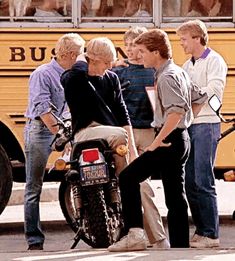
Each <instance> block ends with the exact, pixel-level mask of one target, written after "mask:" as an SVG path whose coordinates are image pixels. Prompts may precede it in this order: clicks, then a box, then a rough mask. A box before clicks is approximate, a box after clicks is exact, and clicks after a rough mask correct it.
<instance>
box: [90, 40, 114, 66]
mask: <svg viewBox="0 0 235 261" xmlns="http://www.w3.org/2000/svg"><path fill="white" fill-rule="evenodd" d="M86 54H87V57H88V58H90V59H92V60H104V61H110V62H113V61H115V60H116V59H117V53H116V49H115V47H114V44H113V43H112V41H111V40H110V39H108V38H107V37H97V38H93V39H91V40H90V41H89V43H88V44H87V48H86Z"/></svg>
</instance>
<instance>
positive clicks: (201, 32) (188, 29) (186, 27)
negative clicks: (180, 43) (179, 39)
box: [176, 19, 208, 46]
mask: <svg viewBox="0 0 235 261" xmlns="http://www.w3.org/2000/svg"><path fill="white" fill-rule="evenodd" d="M176 33H177V34H178V35H180V34H183V33H189V34H190V35H191V36H192V38H195V37H199V38H200V42H201V45H203V46H205V45H207V43H208V33H207V28H206V25H205V24H204V23H203V22H202V21H200V20H198V19H196V20H192V21H187V22H185V23H183V24H182V25H180V26H179V27H178V28H177V30H176Z"/></svg>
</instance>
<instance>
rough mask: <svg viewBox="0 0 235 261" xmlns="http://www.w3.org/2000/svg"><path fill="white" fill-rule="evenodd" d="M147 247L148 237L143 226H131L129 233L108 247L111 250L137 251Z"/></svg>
mask: <svg viewBox="0 0 235 261" xmlns="http://www.w3.org/2000/svg"><path fill="white" fill-rule="evenodd" d="M145 249H147V245H146V238H145V235H144V230H143V229H142V228H131V229H130V230H129V233H128V234H127V235H126V236H125V237H123V238H121V239H120V241H118V242H116V243H114V244H113V245H111V246H109V247H108V251H110V252H119V251H120V252H122V251H136V250H145Z"/></svg>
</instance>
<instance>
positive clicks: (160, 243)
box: [153, 238, 171, 249]
mask: <svg viewBox="0 0 235 261" xmlns="http://www.w3.org/2000/svg"><path fill="white" fill-rule="evenodd" d="M170 247H171V246H170V243H169V241H168V239H167V238H164V239H162V240H159V241H157V242H156V243H154V244H153V249H156V248H163V249H168V248H170Z"/></svg>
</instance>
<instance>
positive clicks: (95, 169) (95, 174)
mask: <svg viewBox="0 0 235 261" xmlns="http://www.w3.org/2000/svg"><path fill="white" fill-rule="evenodd" d="M106 179H107V171H106V165H105V164H99V165H98V164H97V165H92V166H83V167H81V181H82V182H84V183H85V184H86V185H91V184H95V183H96V184H99V183H104V182H106Z"/></svg>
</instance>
